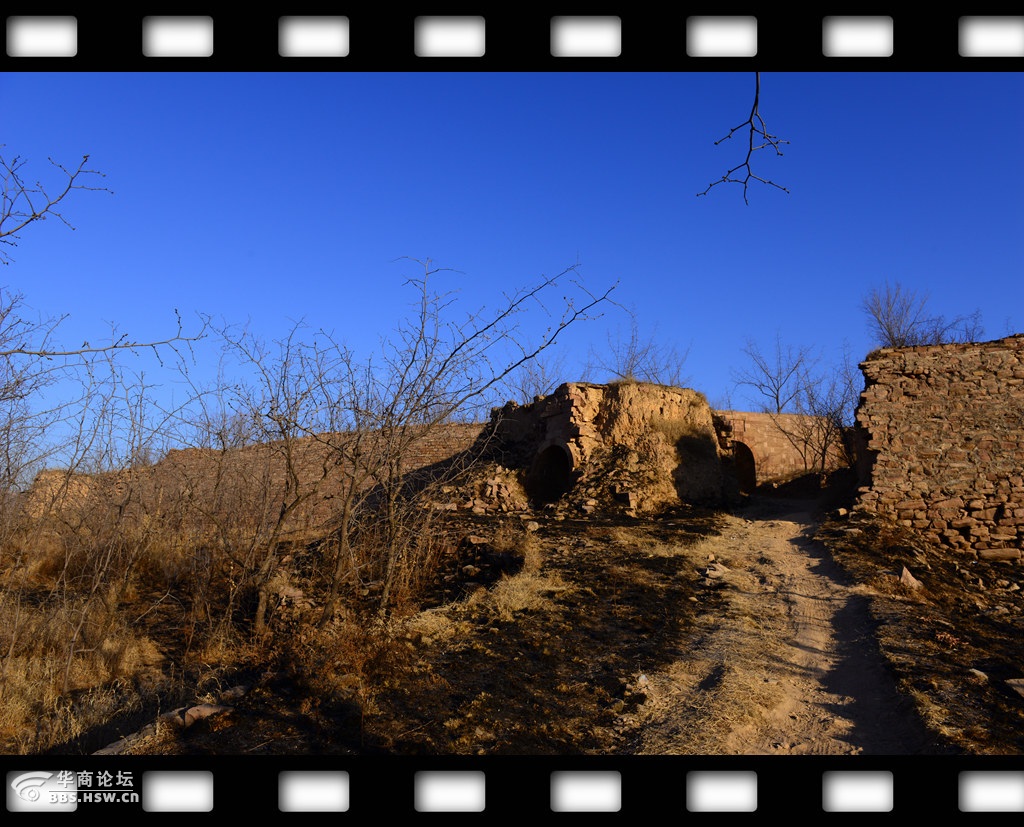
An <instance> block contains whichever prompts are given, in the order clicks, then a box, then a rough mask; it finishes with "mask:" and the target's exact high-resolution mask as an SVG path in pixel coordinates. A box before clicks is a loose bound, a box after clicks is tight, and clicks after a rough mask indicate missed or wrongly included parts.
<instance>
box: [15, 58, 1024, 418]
mask: <svg viewBox="0 0 1024 827" xmlns="http://www.w3.org/2000/svg"><path fill="white" fill-rule="evenodd" d="M753 88H754V75H753V73H748V72H744V73H735V74H705V73H668V74H648V73H640V72H637V73H623V74H613V73H609V74H605V73H593V74H589V73H556V74H515V73H508V74H506V73H495V74H476V73H466V74H448V73H417V74H404V73H395V74H347V73H336V74H306V73H299V72H296V73H287V74H205V73H190V74H113V73H112V74H63V73H57V72H47V73H38V74H16V73H10V74H5V75H3V76H0V101H2V104H3V128H2V130H0V143H2V144H4V145H5V147H4V149H3V150H2V152H3V153H4V156H5V157H6V158H8V159H10V158H11V156H14V155H20V156H23V157H25V158H27V159H28V162H29V167H27V168H26V169H27V170H28V171H29V176H30V177H37V176H44V175H46V174H47V170H46V168H47V157H48V156H49V157H53V158H54V159H55V160H58V161H60V162H62V163H64V164H67V165H74V164H76V163H77V160H78V159H79V158H80V157H81V155H83V154H85V153H88V154H89V155H90V156H91V159H90V166H91V167H93V168H95V169H98V170H102V171H103V172H104V173H105V174H106V178H105V180H104V184H105V185H106V186H108V187H109V188H110V189H111V190H112V191H113V195H108V194H106V193H89V192H80V193H75V194H74V197H73V198H71V199H69V200H68V202H67V205H66V208H65V214H66V217H67V218H68V220H69V221H70V222H71V223H72V224H73V225H74V226H75V227H76V228H77V229H76V230H75V231H74V232H72V231H71V230H69V229H67V228H66V227H64V226H62V225H61V224H59V223H58V222H56V221H47V222H45V223H44V224H40V225H36V226H33V227H30V228H29V229H28V230H26V231H25V233H24V234H23V237H22V240H21V244H20V245H19V247H18V248H17V249H15V250H13V251H10V252H11V253H12V255H13V257H14V259H15V260H14V262H13V263H11V264H10V265H8V266H6V267H3V269H2V270H0V284H2V285H5V286H7V287H9V288H12V289H16V290H20V291H21V292H23V293H24V294H25V299H26V302H27V304H28V305H29V306H30V307H31V308H33V309H34V310H35V311H38V312H39V313H40V314H43V315H45V316H56V315H63V314H70V317H69V318H68V319H67V320H66V322H65V323H64V325H63V326H62V327H61V334H60V336H61V339H62V341H63V342H64V343H65V344H67V345H69V346H72V345H77V344H79V343H80V342H81V341H83V340H90V341H92V342H93V343H95V342H96V341H97V340H101V339H102V338H103V336H104V335H105V332H106V331H108V330H109V322H114V323H116V324H117V325H118V326H119V327H120V329H122V330H123V331H125V332H126V333H128V334H129V335H130V336H132V337H134V338H138V339H146V338H161V337H162V336H164V335H166V334H167V333H169V332H173V328H174V309H175V308H177V309H178V310H180V311H181V313H182V315H183V317H184V318H185V319H186V322H188V321H189V320H190V319H191V318H194V314H195V313H197V312H198V313H207V314H211V315H213V316H215V317H218V318H222V319H224V320H226V321H229V322H237V323H244V322H247V321H248V322H249V323H250V324H251V326H252V328H253V329H254V330H256V331H258V332H260V333H262V334H263V335H264V336H266V337H267V338H270V339H272V338H274V337H278V336H282V335H284V334H285V333H287V331H288V330H289V328H290V327H291V324H292V323H293V321H295V320H298V319H305V320H306V322H307V323H308V324H309V325H310V326H311V327H313V328H316V327H324V328H328V329H330V330H333V331H334V332H335V333H336V334H337V335H338V336H339V337H340V338H342V339H344V340H345V341H347V342H348V343H349V344H350V345H351V346H353V347H354V348H356V349H357V350H358V351H360V352H369V350H370V349H372V348H373V347H374V346H375V343H376V341H377V340H378V338H379V337H380V336H381V335H386V334H387V333H388V332H389V331H390V330H391V329H392V328H393V327H394V325H395V324H396V323H397V321H398V320H399V319H400V318H401V317H402V316H403V315H404V314H405V313H406V312H407V310H408V302H409V301H410V300H411V299H412V298H413V296H412V295H411V294H410V293H408V292H407V291H404V290H403V288H402V283H403V280H404V278H406V277H407V276H410V275H415V274H416V267H415V265H412V264H410V262H409V261H408V260H403V259H402V257H411V258H413V259H427V258H429V259H431V260H433V261H434V262H435V263H436V264H437V265H439V266H442V267H448V268H453V269H454V270H457V271H460V273H461V274H462V275H458V276H455V275H453V276H451V281H450V283H449V284H450V286H451V287H453V288H456V289H459V290H460V291H461V292H460V301H461V303H462V305H463V306H464V308H465V309H466V310H470V309H473V308H475V307H477V306H480V305H493V304H495V302H497V301H499V300H500V297H501V291H502V290H505V289H509V288H512V287H516V286H522V285H525V284H528V283H530V282H533V281H535V280H536V279H537V278H538V277H539V276H540V275H541V274H549V275H550V274H554V273H557V272H559V271H560V270H562V269H564V268H565V267H567V266H569V265H571V264H574V263H576V262H577V261H579V263H580V265H581V273H582V275H583V276H584V278H585V280H586V282H587V284H588V285H589V286H590V287H591V288H592V289H594V290H597V291H600V290H603V289H604V288H606V287H607V286H609V285H610V284H612V283H614V282H616V281H618V282H619V283H620V286H619V288H618V289H617V291H616V293H615V296H616V298H617V301H619V302H620V303H621V304H623V305H625V306H628V307H631V308H633V309H634V310H635V313H636V317H637V319H638V322H639V325H640V331H641V334H642V335H652V336H655V337H657V339H658V340H660V341H663V342H664V343H666V344H667V345H670V346H674V347H677V348H678V349H679V350H680V351H687V349H688V353H689V355H688V358H687V362H686V365H685V373H686V374H687V376H688V377H689V379H690V384H691V385H692V386H693V387H695V388H696V389H698V390H701V391H703V392H704V393H705V394H706V395H707V396H708V398H709V399H710V400H711V402H712V404H718V405H724V404H727V403H731V404H732V405H733V406H734V407H739V408H743V407H752V406H753V403H751V402H748V401H746V399H745V394H744V393H743V391H742V390H740V391H737V390H736V389H735V388H734V386H733V382H732V374H733V372H734V371H735V370H736V369H738V368H742V367H743V366H744V365H745V361H744V360H745V357H744V355H743V352H742V351H743V347H744V345H745V342H746V341H747V340H748V339H753V340H754V341H755V342H757V343H760V344H761V345H762V346H764V347H767V346H770V345H771V343H772V341H773V340H774V337H775V335H776V333H777V332H778V333H781V335H782V338H783V340H784V341H785V342H786V343H790V344H793V345H794V346H805V345H806V346H812V347H814V348H818V349H820V350H821V352H822V354H823V355H824V356H825V358H833V357H835V358H838V355H839V353H840V351H841V348H842V347H843V345H844V343H847V344H848V345H849V347H850V349H851V350H852V352H853V353H854V355H855V356H857V357H860V356H862V355H864V354H866V353H867V352H868V351H869V350H870V349H871V345H872V343H871V342H870V341H869V338H868V332H867V328H866V325H865V318H864V315H863V313H862V312H861V310H860V308H859V304H860V300H861V298H862V297H863V295H864V294H865V292H866V291H867V290H868V289H869V288H871V287H872V286H874V285H880V284H881V283H882V282H883V281H885V280H886V279H888V280H895V281H899V282H901V283H902V284H904V285H905V286H907V287H909V288H912V289H914V290H919V291H926V292H928V293H929V294H930V296H931V305H932V309H933V310H934V311H935V312H937V313H943V314H946V315H957V314H959V313H965V312H972V311H974V310H975V309H977V310H980V312H981V314H982V318H983V322H984V325H985V332H986V338H998V337H1000V336H1003V335H1007V334H1008V333H1013V332H1019V331H1022V330H1024V301H1022V300H1024V153H1022V151H1021V148H1022V143H1021V136H1022V135H1024V75H1022V74H1020V73H1015V74H989V73H983V72H975V73H965V74H929V73H921V74H910V73H906V74H904V73H896V74H886V73H864V74H822V73H805V74H800V73H797V74H774V73H765V74H763V75H762V89H761V113H762V115H763V116H764V118H765V120H766V122H767V125H768V127H769V129H770V130H771V131H772V132H774V133H775V134H777V135H778V136H779V137H781V138H783V139H785V140H788V141H789V142H790V143H789V145H788V146H786V147H785V148H784V149H785V155H784V156H783V157H782V158H776V157H773V156H772V155H770V154H769V153H768V152H766V151H762V152H759V153H755V156H754V171H755V172H756V173H758V174H761V175H764V176H766V177H769V178H771V179H773V180H775V181H777V182H778V183H780V184H781V185H783V186H785V187H787V188H788V189H789V190H790V192H789V194H786V193H784V192H781V191H779V190H777V189H774V188H771V187H766V186H763V185H761V184H757V183H756V182H755V183H754V184H752V186H751V189H750V191H749V199H750V204H749V206H748V205H745V204H744V201H743V197H742V191H741V188H740V187H738V186H736V185H722V186H716V187H715V188H714V189H712V190H711V192H710V193H709V194H708V195H706V196H703V197H699V198H698V197H696V193H698V192H701V191H703V190H704V189H705V188H706V187H707V186H708V184H709V183H711V182H712V181H714V180H715V179H717V178H719V177H720V176H721V175H722V174H723V173H724V172H725V171H726V170H727V169H728V168H729V167H732V166H734V165H736V164H738V163H740V162H741V160H742V158H743V155H744V154H745V152H744V148H743V141H744V140H745V137H744V136H742V135H738V136H736V137H734V138H733V139H732V140H731V141H728V142H726V143H725V144H723V145H721V146H718V147H715V146H714V142H715V141H716V140H717V139H719V138H721V137H722V136H723V135H724V134H725V133H726V132H728V130H729V128H730V127H732V126H735V125H736V124H738V123H740V122H742V121H743V120H745V119H746V117H747V115H748V114H749V111H750V106H751V101H752V93H753ZM616 329H620V330H623V331H625V330H627V329H628V321H627V319H626V316H625V315H624V314H623V313H621V312H617V311H615V309H614V308H609V311H608V312H607V313H606V315H605V317H604V318H603V319H602V320H600V321H599V322H596V323H593V324H591V325H589V326H588V327H586V328H581V329H578V330H576V331H575V332H574V334H573V335H572V336H569V337H566V339H565V340H564V347H565V357H564V358H565V359H566V361H567V364H568V369H567V375H566V376H565V379H567V380H574V379H579V378H591V379H594V380H597V381H600V380H601V379H603V378H604V377H602V376H600V375H594V374H593V373H591V374H590V375H589V376H586V375H585V374H586V370H585V368H584V364H585V363H586V361H587V358H588V350H589V348H590V347H591V346H595V347H598V348H601V347H605V346H606V345H607V340H608V335H609V331H611V332H612V333H613V335H614V331H615V330H616Z"/></svg>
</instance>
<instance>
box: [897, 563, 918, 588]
mask: <svg viewBox="0 0 1024 827" xmlns="http://www.w3.org/2000/svg"><path fill="white" fill-rule="evenodd" d="M900 584H901V585H903V586H906V587H907V588H908V589H914V590H916V589H919V588H921V581H920V580H918V579H917V578H916V577H914V575H912V574H911V573H910V571H909V570H908V569H907V567H906V566H904V567H903V573H902V574H901V575H900Z"/></svg>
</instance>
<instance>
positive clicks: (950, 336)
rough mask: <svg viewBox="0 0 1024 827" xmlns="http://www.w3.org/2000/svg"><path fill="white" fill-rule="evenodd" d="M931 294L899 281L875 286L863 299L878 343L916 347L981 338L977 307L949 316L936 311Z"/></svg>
mask: <svg viewBox="0 0 1024 827" xmlns="http://www.w3.org/2000/svg"><path fill="white" fill-rule="evenodd" d="M928 302H929V296H928V294H927V293H919V292H918V291H916V290H912V289H910V288H908V287H904V286H903V285H902V284H900V283H899V282H895V283H889V282H888V281H887V282H886V283H885V284H884V285H883V286H882V287H873V288H872V289H871V290H870V291H869V292H868V294H867V295H866V296H865V297H864V300H863V302H862V303H861V308H862V309H863V311H864V313H865V315H866V316H867V318H868V330H869V332H870V333H871V335H872V337H873V338H874V340H875V343H876V344H877V345H878V346H879V347H916V346H918V345H941V344H949V343H952V342H975V341H978V340H979V339H980V338H981V336H982V335H984V330H983V328H982V326H981V312H980V311H978V310H975V311H974V312H973V313H969V314H966V315H962V316H956V317H954V318H952V319H947V318H946V317H945V316H942V315H933V314H932V313H931V311H930V309H929V307H928Z"/></svg>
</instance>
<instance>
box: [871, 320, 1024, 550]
mask: <svg viewBox="0 0 1024 827" xmlns="http://www.w3.org/2000/svg"><path fill="white" fill-rule="evenodd" d="M861 369H862V370H863V372H864V377H865V383H866V387H865V390H864V393H863V394H862V396H861V402H860V406H859V407H858V410H857V425H858V429H859V434H858V438H859V441H860V443H861V445H862V447H863V448H864V449H866V450H862V451H860V454H861V455H862V462H861V465H860V468H859V471H860V478H861V488H860V489H859V495H858V502H857V505H856V508H857V509H859V510H862V511H866V512H872V513H876V514H879V515H883V516H885V517H888V518H891V519H893V520H896V521H898V522H899V523H901V524H902V525H905V526H907V527H909V528H913V529H917V530H918V531H920V532H922V533H923V534H924V535H926V536H927V537H928V538H930V539H933V540H935V541H938V542H940V543H942V544H944V545H946V546H949V547H952V548H955V549H960V550H964V551H968V550H970V551H974V552H978V553H981V554H983V555H985V556H999V557H1003V558H1006V557H1019V556H1020V554H1021V549H1022V548H1024V335H1017V336H1012V337H1009V338H1006V339H1000V340H997V341H993V342H984V343H977V344H952V345H939V346H930V347H914V348H898V349H897V348H890V349H883V350H879V351H876V352H875V353H873V354H871V355H870V356H869V357H868V358H867V360H865V361H864V362H863V363H862V364H861Z"/></svg>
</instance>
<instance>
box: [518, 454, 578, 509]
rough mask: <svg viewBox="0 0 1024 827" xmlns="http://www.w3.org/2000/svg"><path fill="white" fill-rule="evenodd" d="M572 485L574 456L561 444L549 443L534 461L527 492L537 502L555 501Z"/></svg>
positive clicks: (527, 482) (527, 479)
mask: <svg viewBox="0 0 1024 827" xmlns="http://www.w3.org/2000/svg"><path fill="white" fill-rule="evenodd" d="M571 487H572V458H571V457H570V456H569V451H568V450H567V449H566V448H564V447H563V446H561V445H549V446H548V447H547V448H545V449H544V450H543V451H541V452H540V453H539V454H537V458H536V459H534V461H533V467H532V468H531V469H530V473H529V474H528V475H527V478H526V493H527V494H528V495H529V497H530V499H531V500H533V501H534V502H536V503H540V504H545V503H553V502H555V501H557V500H559V499H561V497H562V496H563V495H564V494H566V493H567V492H568V491H569V489H570V488H571Z"/></svg>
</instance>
